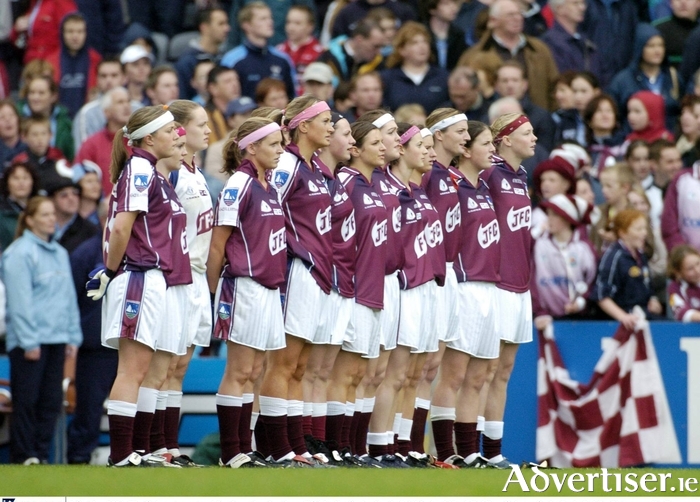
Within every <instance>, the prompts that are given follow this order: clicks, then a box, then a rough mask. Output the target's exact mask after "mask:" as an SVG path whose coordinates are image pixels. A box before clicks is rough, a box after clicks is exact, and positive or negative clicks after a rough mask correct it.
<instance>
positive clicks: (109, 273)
mask: <svg viewBox="0 0 700 502" xmlns="http://www.w3.org/2000/svg"><path fill="white" fill-rule="evenodd" d="M104 274H105V275H106V276H107V278H109V280H110V281H111V280H112V279H114V276H115V275H117V273H116V272H115V271H114V270H110V269H108V268H107V267H105V271H104Z"/></svg>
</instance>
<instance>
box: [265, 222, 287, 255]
mask: <svg viewBox="0 0 700 502" xmlns="http://www.w3.org/2000/svg"><path fill="white" fill-rule="evenodd" d="M268 245H269V247H270V254H271V255H272V256H275V255H276V254H277V253H279V252H280V251H282V250H284V249H287V234H286V233H285V231H284V228H280V229H279V230H277V231H276V232H275V231H270V239H269V240H268Z"/></svg>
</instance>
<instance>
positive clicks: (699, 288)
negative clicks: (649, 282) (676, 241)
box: [668, 244, 700, 322]
mask: <svg viewBox="0 0 700 502" xmlns="http://www.w3.org/2000/svg"><path fill="white" fill-rule="evenodd" d="M668 275H669V277H670V278H671V279H672V282H671V284H669V286H668V304H669V306H670V307H671V310H672V311H673V317H674V319H676V320H677V321H683V322H700V252H698V250H697V249H695V248H693V247H692V246H688V245H686V244H682V245H680V246H676V247H675V248H674V249H673V251H671V256H670V257H669V260H668Z"/></svg>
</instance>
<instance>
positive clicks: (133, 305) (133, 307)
mask: <svg viewBox="0 0 700 502" xmlns="http://www.w3.org/2000/svg"><path fill="white" fill-rule="evenodd" d="M140 309H141V302H126V305H124V314H126V317H127V319H133V318H134V317H136V316H137V315H139V310H140Z"/></svg>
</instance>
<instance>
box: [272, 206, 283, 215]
mask: <svg viewBox="0 0 700 502" xmlns="http://www.w3.org/2000/svg"><path fill="white" fill-rule="evenodd" d="M272 214H274V215H275V216H282V214H283V213H282V210H281V209H279V208H274V209H273V210H272Z"/></svg>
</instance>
